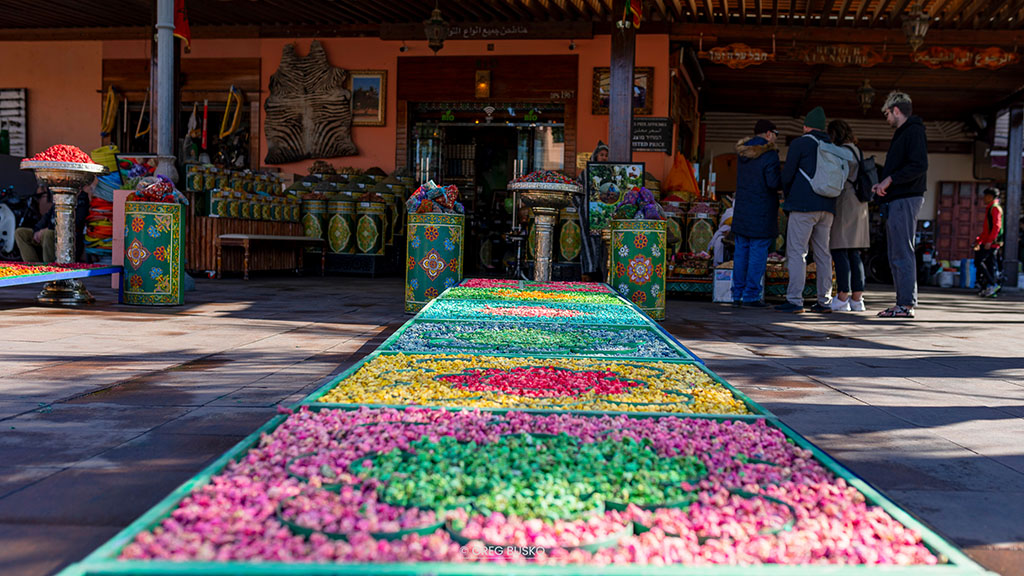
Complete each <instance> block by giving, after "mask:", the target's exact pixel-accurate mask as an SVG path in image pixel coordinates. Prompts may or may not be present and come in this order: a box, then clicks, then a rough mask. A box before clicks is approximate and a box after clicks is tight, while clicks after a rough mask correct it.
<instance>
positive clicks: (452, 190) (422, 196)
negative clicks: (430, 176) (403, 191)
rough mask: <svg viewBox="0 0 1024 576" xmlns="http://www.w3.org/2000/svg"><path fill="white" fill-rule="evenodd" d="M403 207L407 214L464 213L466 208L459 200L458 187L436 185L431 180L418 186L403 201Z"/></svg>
mask: <svg viewBox="0 0 1024 576" xmlns="http://www.w3.org/2000/svg"><path fill="white" fill-rule="evenodd" d="M405 209H406V212H408V213H409V214H427V213H431V212H440V213H442V214H465V213H466V208H465V207H464V206H463V205H462V203H461V202H459V189H458V187H456V186H455V185H454V184H452V185H451V186H444V187H441V186H438V185H437V184H434V181H433V180H431V181H429V182H427V183H426V184H424V185H422V186H420V187H419V188H417V189H416V191H415V192H413V193H412V195H411V196H409V199H408V200H406V201H405Z"/></svg>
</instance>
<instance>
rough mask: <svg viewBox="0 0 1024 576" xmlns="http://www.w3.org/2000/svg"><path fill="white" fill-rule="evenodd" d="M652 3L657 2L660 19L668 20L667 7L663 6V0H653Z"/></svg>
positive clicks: (645, 16)
mask: <svg viewBox="0 0 1024 576" xmlns="http://www.w3.org/2000/svg"><path fill="white" fill-rule="evenodd" d="M654 3H655V4H657V6H658V13H659V14H661V19H662V20H668V19H669V13H668V8H666V7H665V0H654ZM646 18H647V15H646V14H645V15H644V19H646ZM651 20H654V18H651Z"/></svg>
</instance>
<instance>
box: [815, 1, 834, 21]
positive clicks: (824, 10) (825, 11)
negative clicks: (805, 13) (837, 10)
mask: <svg viewBox="0 0 1024 576" xmlns="http://www.w3.org/2000/svg"><path fill="white" fill-rule="evenodd" d="M835 5H836V0H825V5H824V6H822V7H821V20H818V26H825V25H826V24H828V23H829V22H830V17H831V16H832V8H833V7H835Z"/></svg>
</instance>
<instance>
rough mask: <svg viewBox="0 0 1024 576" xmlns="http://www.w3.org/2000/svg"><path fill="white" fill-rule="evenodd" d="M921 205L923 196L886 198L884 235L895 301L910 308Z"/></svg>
mask: <svg viewBox="0 0 1024 576" xmlns="http://www.w3.org/2000/svg"><path fill="white" fill-rule="evenodd" d="M923 205H924V198H923V197H921V196H915V197H913V198H899V199H897V200H893V201H891V202H889V213H888V215H887V216H886V219H885V236H886V242H887V243H888V249H889V269H890V270H892V283H893V285H894V286H895V287H896V304H898V305H900V306H906V307H908V308H913V307H914V306H917V258H916V257H915V255H914V232H916V230H917V213H918V212H920V211H921V206H923Z"/></svg>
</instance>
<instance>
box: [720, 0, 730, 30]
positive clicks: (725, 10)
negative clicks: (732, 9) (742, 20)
mask: <svg viewBox="0 0 1024 576" xmlns="http://www.w3.org/2000/svg"><path fill="white" fill-rule="evenodd" d="M721 2H722V19H723V20H725V23H726V24H728V23H729V0H721Z"/></svg>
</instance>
